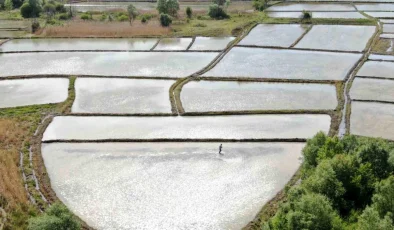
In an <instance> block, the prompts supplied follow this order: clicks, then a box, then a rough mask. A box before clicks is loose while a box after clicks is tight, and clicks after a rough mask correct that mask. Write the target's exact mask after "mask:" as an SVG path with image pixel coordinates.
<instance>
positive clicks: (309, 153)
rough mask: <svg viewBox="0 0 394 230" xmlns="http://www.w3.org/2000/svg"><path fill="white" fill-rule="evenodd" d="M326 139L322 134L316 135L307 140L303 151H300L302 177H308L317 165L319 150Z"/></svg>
mask: <svg viewBox="0 0 394 230" xmlns="http://www.w3.org/2000/svg"><path fill="white" fill-rule="evenodd" d="M327 138H328V137H327V136H326V134H324V133H323V132H319V133H317V134H316V135H315V136H314V137H313V138H312V139H309V140H307V142H306V145H305V147H304V149H303V150H302V155H303V164H302V173H303V177H306V176H308V175H309V174H310V173H311V170H313V169H314V168H315V167H316V166H317V164H318V153H319V150H320V148H321V147H322V146H323V145H324V143H326V139H327Z"/></svg>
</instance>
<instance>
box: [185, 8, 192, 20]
mask: <svg viewBox="0 0 394 230" xmlns="http://www.w3.org/2000/svg"><path fill="white" fill-rule="evenodd" d="M186 15H187V17H188V18H192V16H193V11H192V8H190V6H188V7H187V8H186Z"/></svg>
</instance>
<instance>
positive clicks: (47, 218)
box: [28, 203, 81, 230]
mask: <svg viewBox="0 0 394 230" xmlns="http://www.w3.org/2000/svg"><path fill="white" fill-rule="evenodd" d="M28 229H29V230H53V229H56V230H71V229H72V230H79V229H81V224H80V223H79V222H78V221H77V220H76V219H75V217H74V216H73V214H72V213H71V212H70V211H69V210H68V209H67V207H66V206H64V205H62V204H59V203H55V204H53V205H52V206H50V207H49V208H48V209H47V210H46V211H45V213H44V214H43V215H41V216H38V217H33V218H30V219H29V226H28Z"/></svg>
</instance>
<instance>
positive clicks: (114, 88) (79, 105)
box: [71, 78, 175, 113]
mask: <svg viewBox="0 0 394 230" xmlns="http://www.w3.org/2000/svg"><path fill="white" fill-rule="evenodd" d="M174 83H175V81H174V80H148V79H115V78H78V79H77V80H76V82H75V101H74V104H73V106H72V108H71V111H72V112H74V113H171V103H170V97H169V89H170V87H171V85H172V84H174Z"/></svg>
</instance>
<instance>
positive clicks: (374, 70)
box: [357, 61, 394, 78]
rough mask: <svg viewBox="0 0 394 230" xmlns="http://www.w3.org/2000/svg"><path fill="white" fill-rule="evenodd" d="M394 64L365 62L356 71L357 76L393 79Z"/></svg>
mask: <svg viewBox="0 0 394 230" xmlns="http://www.w3.org/2000/svg"><path fill="white" fill-rule="evenodd" d="M393 72H394V62H383V61H367V62H365V63H364V65H363V66H362V67H361V69H360V70H359V71H358V73H357V75H358V76H365V77H384V78H394V75H393Z"/></svg>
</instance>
